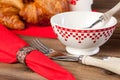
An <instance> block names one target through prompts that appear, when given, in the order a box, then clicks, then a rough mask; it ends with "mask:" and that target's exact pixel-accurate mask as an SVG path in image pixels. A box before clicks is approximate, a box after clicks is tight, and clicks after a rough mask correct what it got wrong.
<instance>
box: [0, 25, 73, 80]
mask: <svg viewBox="0 0 120 80" xmlns="http://www.w3.org/2000/svg"><path fill="white" fill-rule="evenodd" d="M27 46H29V44H27V43H26V42H25V41H24V40H22V39H20V38H19V37H18V36H16V35H15V34H14V33H12V32H11V31H9V30H8V29H6V28H5V27H4V26H2V25H0V62H4V63H15V62H17V61H18V60H17V59H18V55H17V53H20V52H21V51H23V50H24V48H25V47H27ZM26 52H28V54H27V55H26V56H25V57H24V60H25V63H26V65H27V66H28V67H29V68H30V69H31V70H33V71H35V72H36V73H38V74H40V75H42V76H44V77H45V78H47V79H48V80H75V78H74V77H73V76H72V74H71V73H70V72H68V71H67V70H66V69H64V68H62V67H61V66H60V65H58V64H57V63H55V62H54V61H52V60H50V59H49V58H48V57H47V56H45V55H44V54H42V52H40V51H38V50H35V49H33V50H31V51H29V50H28V51H26ZM21 53H23V54H24V53H25V51H24V52H21ZM16 56H17V58H16ZM19 57H21V55H19ZM21 58H22V57H21ZM24 60H23V61H24Z"/></svg>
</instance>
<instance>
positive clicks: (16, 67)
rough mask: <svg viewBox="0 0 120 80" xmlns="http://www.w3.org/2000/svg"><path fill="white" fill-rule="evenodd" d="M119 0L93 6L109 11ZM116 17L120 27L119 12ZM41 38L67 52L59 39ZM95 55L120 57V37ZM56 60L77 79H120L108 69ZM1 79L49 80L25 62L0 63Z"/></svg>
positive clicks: (105, 0) (98, 2)
mask: <svg viewBox="0 0 120 80" xmlns="http://www.w3.org/2000/svg"><path fill="white" fill-rule="evenodd" d="M118 1H119V0H110V1H109V0H94V2H95V3H94V5H93V8H94V9H97V10H98V11H101V12H102V11H103V12H104V11H107V10H108V8H110V7H111V6H110V5H114V4H115V3H116V2H118ZM104 2H106V3H104ZM107 2H108V3H107ZM113 2H114V3H113ZM103 5H104V7H103ZM105 5H106V7H105ZM100 7H101V8H102V9H101V8H100ZM116 17H117V19H118V24H117V27H120V21H119V20H120V15H119V14H117V15H116ZM118 31H119V30H118ZM114 34H115V33H114ZM114 34H113V35H114ZM20 37H21V38H22V39H24V40H25V41H27V42H28V43H29V41H30V40H31V37H30V36H23V35H21V36H20ZM39 39H40V41H41V42H43V43H44V44H45V45H46V46H48V47H50V48H53V49H55V50H58V51H62V52H65V46H64V45H63V44H61V43H60V42H59V41H58V40H57V39H48V38H40V37H39ZM56 45H57V46H56ZM95 56H115V57H120V39H119V38H114V37H112V38H110V40H109V41H108V42H107V43H106V44H104V45H103V46H101V48H100V52H99V53H98V54H97V55H95ZM55 62H56V63H58V64H60V65H61V66H62V67H64V68H65V69H67V70H68V71H69V72H71V73H72V74H73V75H74V76H75V77H76V79H77V80H120V76H119V75H117V74H110V73H109V72H108V71H106V70H104V69H101V68H97V67H92V66H86V65H83V64H79V63H76V62H64V61H55ZM111 65H112V64H111ZM118 67H120V66H118ZM0 80H47V79H45V78H44V77H42V76H40V75H38V74H36V73H34V72H32V71H30V70H29V69H28V68H27V67H26V66H25V65H23V64H20V63H16V64H5V63H0Z"/></svg>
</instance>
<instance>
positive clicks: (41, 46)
mask: <svg viewBox="0 0 120 80" xmlns="http://www.w3.org/2000/svg"><path fill="white" fill-rule="evenodd" d="M29 44H30V46H32V47H34V48H36V49H38V50H39V51H41V52H42V53H44V54H45V55H46V56H48V57H50V58H51V57H55V56H63V55H65V54H64V53H61V52H59V51H56V50H54V49H51V48H49V47H47V46H46V45H44V44H43V43H42V42H41V41H40V40H39V39H38V38H33V39H32V40H31V41H30V42H29Z"/></svg>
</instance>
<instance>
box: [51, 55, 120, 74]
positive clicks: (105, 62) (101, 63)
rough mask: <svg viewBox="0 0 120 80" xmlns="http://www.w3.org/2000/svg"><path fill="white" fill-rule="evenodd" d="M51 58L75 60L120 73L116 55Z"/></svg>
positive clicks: (119, 64)
mask: <svg viewBox="0 0 120 80" xmlns="http://www.w3.org/2000/svg"><path fill="white" fill-rule="evenodd" d="M52 59H53V60H61V61H76V62H78V63H82V64H85V65H90V66H95V67H99V68H103V69H106V70H109V71H111V72H113V73H116V74H118V75H120V58H117V57H102V58H100V57H99V58H98V57H91V56H83V55H81V56H79V57H75V56H71V55H69V56H57V57H52Z"/></svg>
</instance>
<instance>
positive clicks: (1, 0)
mask: <svg viewBox="0 0 120 80" xmlns="http://www.w3.org/2000/svg"><path fill="white" fill-rule="evenodd" d="M0 4H7V5H11V6H14V7H16V8H18V9H22V8H23V6H24V4H23V0H0Z"/></svg>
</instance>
